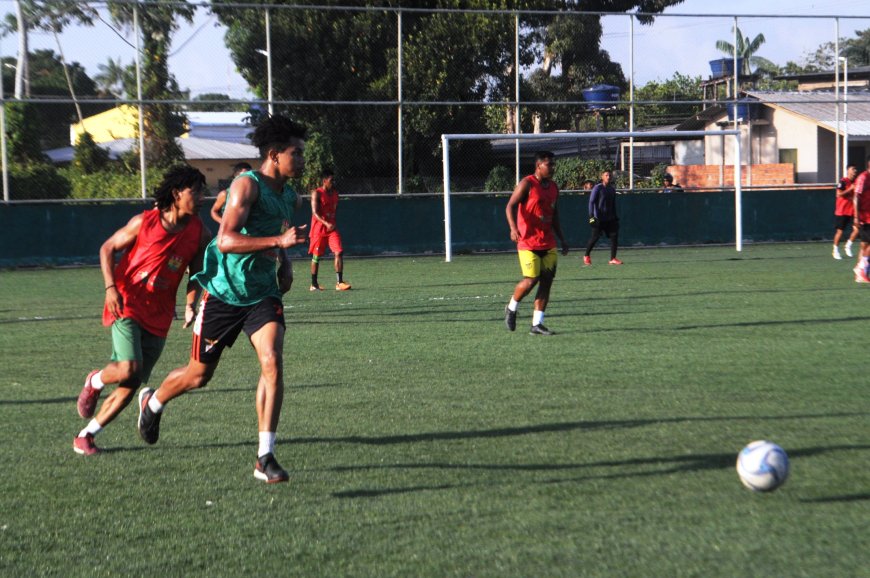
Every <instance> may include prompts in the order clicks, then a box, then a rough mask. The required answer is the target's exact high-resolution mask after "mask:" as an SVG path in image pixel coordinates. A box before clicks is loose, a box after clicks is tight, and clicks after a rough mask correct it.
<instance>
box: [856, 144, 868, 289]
mask: <svg viewBox="0 0 870 578" xmlns="http://www.w3.org/2000/svg"><path fill="white" fill-rule="evenodd" d="M868 177H870V159H867V170H865V171H864V172H863V173H861V174H860V175H858V178H857V179H856V180H855V226H856V227H858V234H859V235H860V239H861V256H860V258H859V259H858V264H857V265H856V266H855V269H854V271H855V281H856V282H858V283H870V278H868V276H867V275H868V261H870V182H868V181H870V178H868Z"/></svg>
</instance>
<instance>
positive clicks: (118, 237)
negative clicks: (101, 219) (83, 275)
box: [100, 214, 142, 319]
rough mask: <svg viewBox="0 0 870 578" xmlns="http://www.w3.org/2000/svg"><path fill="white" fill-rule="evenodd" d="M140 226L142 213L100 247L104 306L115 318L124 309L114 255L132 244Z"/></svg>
mask: <svg viewBox="0 0 870 578" xmlns="http://www.w3.org/2000/svg"><path fill="white" fill-rule="evenodd" d="M141 228H142V215H141V214H139V215H136V216H135V217H133V218H132V219H130V220H129V221H128V222H127V224H126V225H124V226H123V227H121V228H120V229H118V230H117V231H115V232H114V234H112V236H111V237H109V238H108V239H107V240H106V242H105V243H103V245H102V246H101V247H100V270H101V271H102V273H103V283H105V287H106V307H107V308H108V310H109V312H110V313H111V314H112V316H113V317H114V318H115V319H118V318H119V317H120V316H121V313H123V311H124V302H123V299H122V298H121V294H120V293H119V292H118V288H117V287H115V256H116V255H118V254H119V253H122V252H124V251H126V250H127V249H129V248H130V247H132V246H133V243H135V242H136V238H137V237H138V236H139V230H140V229H141Z"/></svg>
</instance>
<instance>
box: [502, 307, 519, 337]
mask: <svg viewBox="0 0 870 578" xmlns="http://www.w3.org/2000/svg"><path fill="white" fill-rule="evenodd" d="M504 324H505V325H506V326H507V328H508V329H509V330H511V331H513V330H514V329H516V328H517V312H516V311H511V310H510V309H508V308H507V305H505V308H504Z"/></svg>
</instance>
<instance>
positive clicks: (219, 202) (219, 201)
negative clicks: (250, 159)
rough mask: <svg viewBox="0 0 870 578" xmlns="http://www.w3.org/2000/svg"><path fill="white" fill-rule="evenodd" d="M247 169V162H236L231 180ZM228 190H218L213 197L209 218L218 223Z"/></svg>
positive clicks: (249, 167)
mask: <svg viewBox="0 0 870 578" xmlns="http://www.w3.org/2000/svg"><path fill="white" fill-rule="evenodd" d="M249 170H251V165H249V164H248V163H236V164H235V165H234V166H233V180H235V179H236V177H238V176H239V175H240V174H242V173H244V172H246V171H249ZM230 184H232V183H230ZM228 190H229V189H224V190H222V191H221V192H219V193H218V195H217V197H215V199H214V204H213V205H212V206H211V218H212V219H213V220H214V221H215V222H216V223H218V224H220V222H221V215H223V214H224V203H226V202H227V191H228Z"/></svg>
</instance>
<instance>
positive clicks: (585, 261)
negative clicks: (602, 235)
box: [583, 255, 592, 266]
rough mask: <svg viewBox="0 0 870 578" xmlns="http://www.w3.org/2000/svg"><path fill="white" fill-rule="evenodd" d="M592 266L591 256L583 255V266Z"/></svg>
mask: <svg viewBox="0 0 870 578" xmlns="http://www.w3.org/2000/svg"><path fill="white" fill-rule="evenodd" d="M591 264H592V257H590V256H589V255H583V265H584V266H587V265H591Z"/></svg>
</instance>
